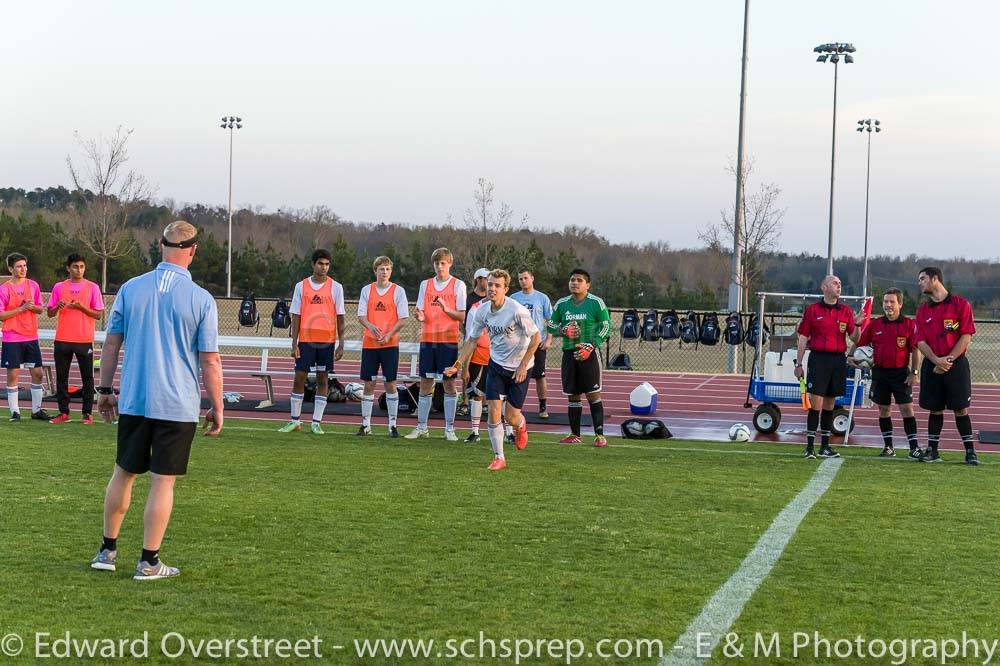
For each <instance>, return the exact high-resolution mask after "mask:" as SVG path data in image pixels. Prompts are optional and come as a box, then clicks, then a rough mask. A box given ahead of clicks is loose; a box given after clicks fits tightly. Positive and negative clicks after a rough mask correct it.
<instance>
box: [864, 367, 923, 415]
mask: <svg viewBox="0 0 1000 666" xmlns="http://www.w3.org/2000/svg"><path fill="white" fill-rule="evenodd" d="M909 374H910V368H909V366H905V365H904V366H903V367H902V368H873V369H872V387H871V390H870V391H869V392H868V397H869V398H871V400H872V402H874V403H875V404H876V405H882V406H883V407H887V406H889V405H891V404H892V400H893V399H895V401H896V404H897V405H908V404H910V403H911V402H913V387H912V386H910V385H909V384H907V383H906V378H907V377H908V376H909Z"/></svg>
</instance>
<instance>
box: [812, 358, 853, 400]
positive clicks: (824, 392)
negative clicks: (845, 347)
mask: <svg viewBox="0 0 1000 666" xmlns="http://www.w3.org/2000/svg"><path fill="white" fill-rule="evenodd" d="M806 365H807V366H808V368H807V370H806V390H807V391H808V392H809V393H811V394H812V395H821V396H823V397H825V398H839V397H840V396H842V395H844V394H845V393H847V357H846V356H844V355H843V354H842V353H838V352H820V351H810V352H809V362H808V363H807V364H806Z"/></svg>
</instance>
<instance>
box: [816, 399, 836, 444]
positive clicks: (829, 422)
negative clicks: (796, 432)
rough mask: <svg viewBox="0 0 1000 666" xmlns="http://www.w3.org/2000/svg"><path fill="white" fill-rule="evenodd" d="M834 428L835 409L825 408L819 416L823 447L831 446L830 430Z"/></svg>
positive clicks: (820, 441)
mask: <svg viewBox="0 0 1000 666" xmlns="http://www.w3.org/2000/svg"><path fill="white" fill-rule="evenodd" d="M831 429H833V410H832V409H824V410H823V412H822V413H821V414H820V417H819V437H820V440H819V443H820V447H821V448H824V449H826V448H829V447H830V430H831Z"/></svg>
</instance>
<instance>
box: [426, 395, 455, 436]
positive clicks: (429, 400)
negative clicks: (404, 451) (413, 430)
mask: <svg viewBox="0 0 1000 666" xmlns="http://www.w3.org/2000/svg"><path fill="white" fill-rule="evenodd" d="M430 415H431V396H430V395H424V394H423V393H421V394H420V399H419V400H418V401H417V429H418V430H427V418H428V417H429V416H430ZM452 415H454V412H452Z"/></svg>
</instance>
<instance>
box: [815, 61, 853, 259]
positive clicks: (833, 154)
mask: <svg viewBox="0 0 1000 666" xmlns="http://www.w3.org/2000/svg"><path fill="white" fill-rule="evenodd" d="M856 50H857V49H855V48H854V45H853V44H842V43H840V42H834V43H832V44H820V45H819V46H817V47H816V48H814V49H813V53H818V54H819V56H817V58H816V62H827V60H829V61H830V62H832V63H833V139H832V140H831V146H830V224H829V229H828V231H827V245H826V274H827V275H833V180H834V173H835V166H836V159H837V66H838V65H839V64H840V59H841V58H843V59H844V64H845V65H850V64H851V63H853V62H854V56H853V55H851V54H852V53H854V52H855V51H856Z"/></svg>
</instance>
